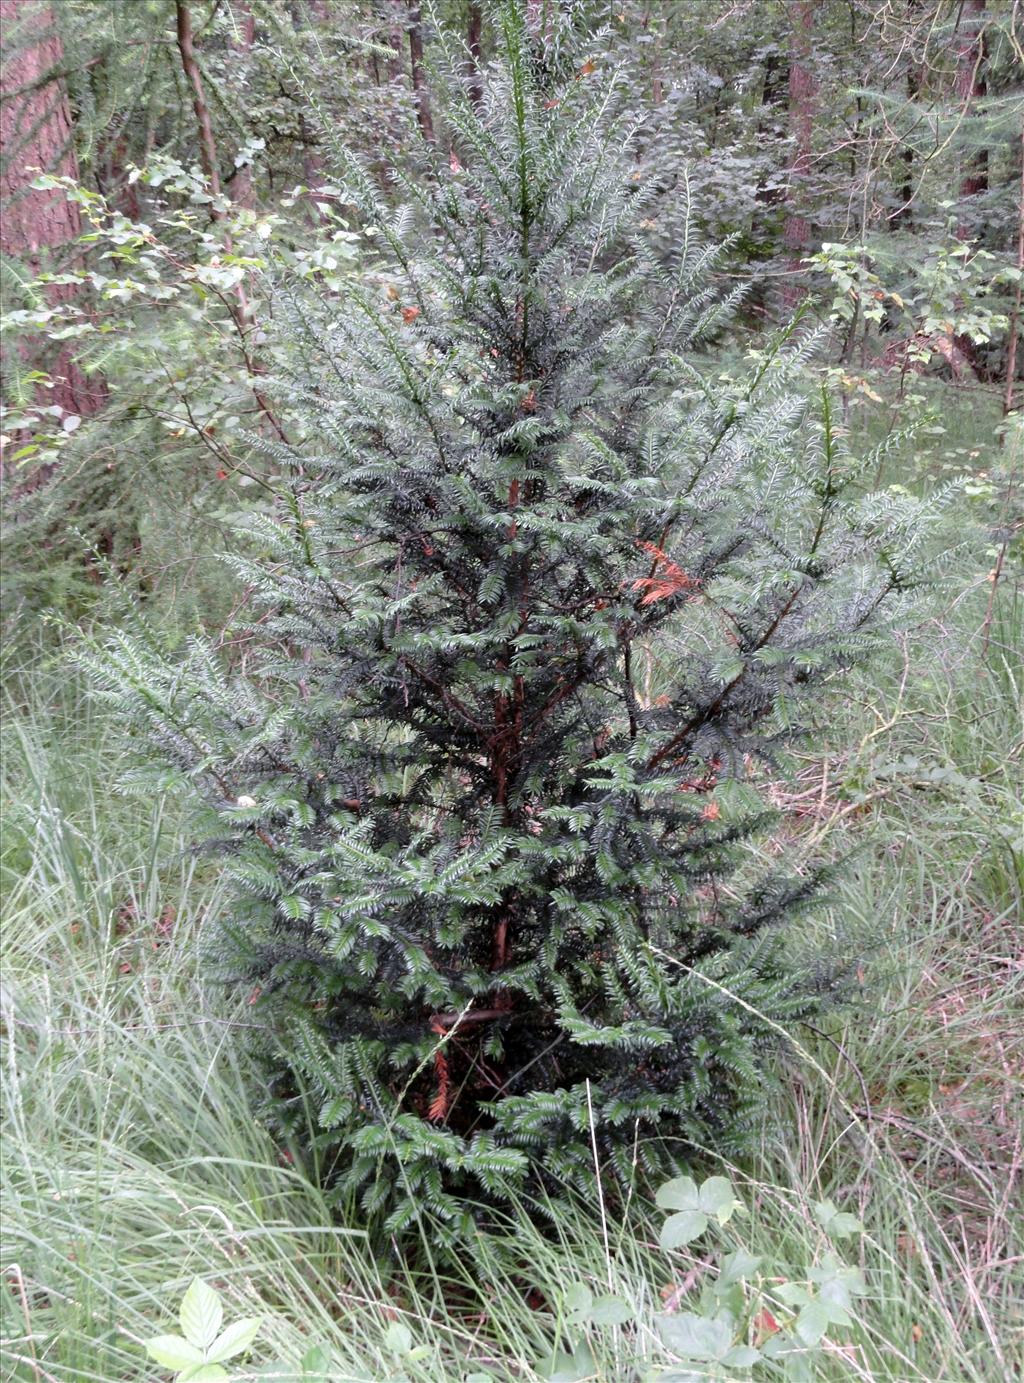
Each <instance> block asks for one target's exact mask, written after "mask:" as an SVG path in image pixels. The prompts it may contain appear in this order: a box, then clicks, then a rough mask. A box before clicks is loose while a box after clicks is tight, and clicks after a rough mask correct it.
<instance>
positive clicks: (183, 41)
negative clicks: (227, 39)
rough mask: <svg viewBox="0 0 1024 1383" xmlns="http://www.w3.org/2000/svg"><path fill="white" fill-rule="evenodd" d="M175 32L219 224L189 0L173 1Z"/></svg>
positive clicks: (213, 148)
mask: <svg viewBox="0 0 1024 1383" xmlns="http://www.w3.org/2000/svg"><path fill="white" fill-rule="evenodd" d="M174 18H175V31H176V34H177V40H178V52H179V53H180V54H181V66H182V71H183V72H184V73H185V78H186V80H187V82H188V84H189V86H190V87H191V88H192V109H193V110H194V111H195V113H196V128H197V131H198V135H199V163H200V166H201V167H202V170H203V172H204V173H205V174H206V181H207V182H208V183H209V184H210V193H211V195H212V196H213V197H214V198H215V201H214V203H213V204H211V206H210V220H211V221H219V220H220V219H221V217H222V216H223V215H224V213H223V211H222V210H221V209H220V207H218V206H217V205H216V203H217V201H219V200H220V168H219V167H218V162H217V144H216V141H215V139H214V137H213V122H212V121H211V119H210V107H209V106H208V105H207V104H206V91H205V89H204V87H203V74H202V72H200V70H199V61H198V59H197V58H196V50H195V41H194V38H193V34H192V8H191V0H174Z"/></svg>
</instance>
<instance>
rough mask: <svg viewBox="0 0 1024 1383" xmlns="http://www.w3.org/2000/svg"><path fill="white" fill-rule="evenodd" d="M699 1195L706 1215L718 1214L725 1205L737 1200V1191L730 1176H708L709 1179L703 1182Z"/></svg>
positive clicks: (699, 1202) (699, 1201)
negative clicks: (733, 1187)
mask: <svg viewBox="0 0 1024 1383" xmlns="http://www.w3.org/2000/svg"><path fill="white" fill-rule="evenodd" d="M697 1195H698V1206H699V1208H700V1209H701V1210H703V1211H704V1213H705V1215H717V1214H718V1212H719V1211H720V1210H721V1209H722V1207H723V1206H725V1205H731V1204H732V1203H733V1202H734V1201H735V1200H736V1193H735V1191H734V1190H733V1189H732V1182H731V1181H730V1180H729V1178H728V1177H708V1179H707V1181H705V1182H703V1183H702V1184H701V1188H700V1191H699V1192H698V1193H697Z"/></svg>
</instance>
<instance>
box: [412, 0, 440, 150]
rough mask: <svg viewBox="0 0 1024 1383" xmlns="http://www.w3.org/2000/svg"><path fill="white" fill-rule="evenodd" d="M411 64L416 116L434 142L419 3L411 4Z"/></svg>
mask: <svg viewBox="0 0 1024 1383" xmlns="http://www.w3.org/2000/svg"><path fill="white" fill-rule="evenodd" d="M409 65H410V68H411V71H412V89H413V91H414V92H415V95H416V118H417V120H418V121H419V124H420V129H421V130H422V132H423V138H424V139H429V140H430V142H431V144H433V142H434V116H433V114H432V112H431V109H430V91H429V89H428V87H427V76H426V73H425V72H424V70H423V15H422V11H421V7H420V6H419V5H418V4H410V6H409Z"/></svg>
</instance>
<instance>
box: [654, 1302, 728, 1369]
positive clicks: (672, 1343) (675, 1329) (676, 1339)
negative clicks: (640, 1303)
mask: <svg viewBox="0 0 1024 1383" xmlns="http://www.w3.org/2000/svg"><path fill="white" fill-rule="evenodd" d="M657 1325H658V1330H659V1331H660V1333H661V1338H662V1339H663V1340H664V1342H665V1344H666V1345H668V1347H669V1349H671V1350H672V1351H673V1352H674V1353H675V1354H679V1355H681V1356H682V1357H683V1358H684V1359H721V1358H723V1357H724V1355H725V1354H727V1353H728V1351H729V1350H730V1349H731V1348H732V1337H733V1332H734V1330H735V1323H734V1321H733V1319H732V1317H731V1316H729V1315H726V1314H721V1315H718V1316H698V1315H696V1314H695V1313H694V1312H692V1311H681V1312H680V1313H679V1314H678V1315H676V1316H659V1317H658V1318H657Z"/></svg>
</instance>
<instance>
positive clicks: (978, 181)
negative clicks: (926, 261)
mask: <svg viewBox="0 0 1024 1383" xmlns="http://www.w3.org/2000/svg"><path fill="white" fill-rule="evenodd" d="M984 28H985V0H964V3H963V8H962V10H961V13H960V26H959V29H958V33H957V49H956V58H957V62H956V94H957V97H958V99H959V101H960V110H961V117H962V119H963V121H964V125H965V127H966V128H968V129H969V128H970V126H969V121H970V116H971V113H972V110H973V107H974V105H975V104H976V102H977V101H978V98H979V97H983V96H984V95H985V89H986V88H985V37H984ZM987 191H988V154H987V152H986V151H985V150H984V149H979V150H978V152H977V153H975V154H966V155H965V156H964V161H963V165H962V169H961V175H960V197H961V200H962V201H963V202H968V205H969V199H970V198H971V197H976V196H977V195H978V193H979V192H987ZM965 212H968V206H962V207H961V215H960V221H959V224H958V226H957V236H958V238H959V239H961V240H968V239H970V238H971V234H972V230H974V229H976V228H975V227H972V225H971V224H970V220H969V216H966V215H964V213H965Z"/></svg>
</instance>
